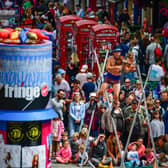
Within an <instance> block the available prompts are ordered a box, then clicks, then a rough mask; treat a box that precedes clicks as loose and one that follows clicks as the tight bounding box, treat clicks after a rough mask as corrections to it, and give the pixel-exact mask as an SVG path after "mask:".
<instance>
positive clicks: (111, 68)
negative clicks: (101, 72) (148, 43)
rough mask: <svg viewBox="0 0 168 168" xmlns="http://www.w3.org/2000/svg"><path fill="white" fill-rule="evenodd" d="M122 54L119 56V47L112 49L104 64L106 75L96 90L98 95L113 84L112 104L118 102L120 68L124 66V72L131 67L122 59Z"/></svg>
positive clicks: (131, 66)
mask: <svg viewBox="0 0 168 168" xmlns="http://www.w3.org/2000/svg"><path fill="white" fill-rule="evenodd" d="M123 59H124V58H123V56H121V49H120V48H116V49H114V50H113V55H112V56H110V57H109V58H108V60H107V64H106V71H107V73H106V75H105V78H104V82H103V84H102V85H101V88H100V90H99V92H98V96H100V95H103V94H104V91H105V90H106V89H108V87H109V85H110V84H112V85H113V90H114V106H115V107H117V106H116V105H117V104H118V103H119V92H120V79H121V73H122V69H123V68H124V71H125V72H129V71H130V70H131V69H132V68H133V66H134V65H133V64H132V65H131V64H129V66H128V63H127V62H126V61H123Z"/></svg>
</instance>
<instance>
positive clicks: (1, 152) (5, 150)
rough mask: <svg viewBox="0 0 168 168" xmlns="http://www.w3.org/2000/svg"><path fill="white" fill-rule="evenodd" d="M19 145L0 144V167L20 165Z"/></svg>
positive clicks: (6, 167)
mask: <svg viewBox="0 0 168 168" xmlns="http://www.w3.org/2000/svg"><path fill="white" fill-rule="evenodd" d="M20 163H21V146H20V145H0V167H1V168H8V167H20Z"/></svg>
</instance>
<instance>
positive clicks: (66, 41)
mask: <svg viewBox="0 0 168 168" xmlns="http://www.w3.org/2000/svg"><path fill="white" fill-rule="evenodd" d="M78 20H82V18H80V17H77V16H75V15H68V16H61V17H59V18H58V19H57V26H56V30H57V38H56V54H57V56H58V57H59V59H60V65H61V68H63V69H66V67H67V65H68V63H69V62H70V59H71V54H72V44H73V43H72V37H73V24H74V23H75V22H76V21H78Z"/></svg>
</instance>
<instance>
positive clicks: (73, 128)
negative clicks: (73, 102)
mask: <svg viewBox="0 0 168 168" xmlns="http://www.w3.org/2000/svg"><path fill="white" fill-rule="evenodd" d="M80 124H81V123H79V124H76V123H75V120H73V119H72V118H71V117H69V136H70V137H72V135H73V133H74V132H79V131H80Z"/></svg>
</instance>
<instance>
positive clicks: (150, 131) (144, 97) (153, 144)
mask: <svg viewBox="0 0 168 168" xmlns="http://www.w3.org/2000/svg"><path fill="white" fill-rule="evenodd" d="M151 67H152V66H150V71H151ZM137 70H138V73H139V79H140V81H141V89H143V84H142V77H141V74H140V69H139V65H137ZM143 92H144V90H143ZM143 99H144V104H145V111H146V116H147V122H148V126H149V134H150V137H151V141H152V146H153V151H154V156H155V160H156V167H159V166H158V160H157V157H156V149H155V143H154V140H153V135H152V129H151V124H150V120H149V115H148V109H147V103H146V96H145V94H143Z"/></svg>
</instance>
